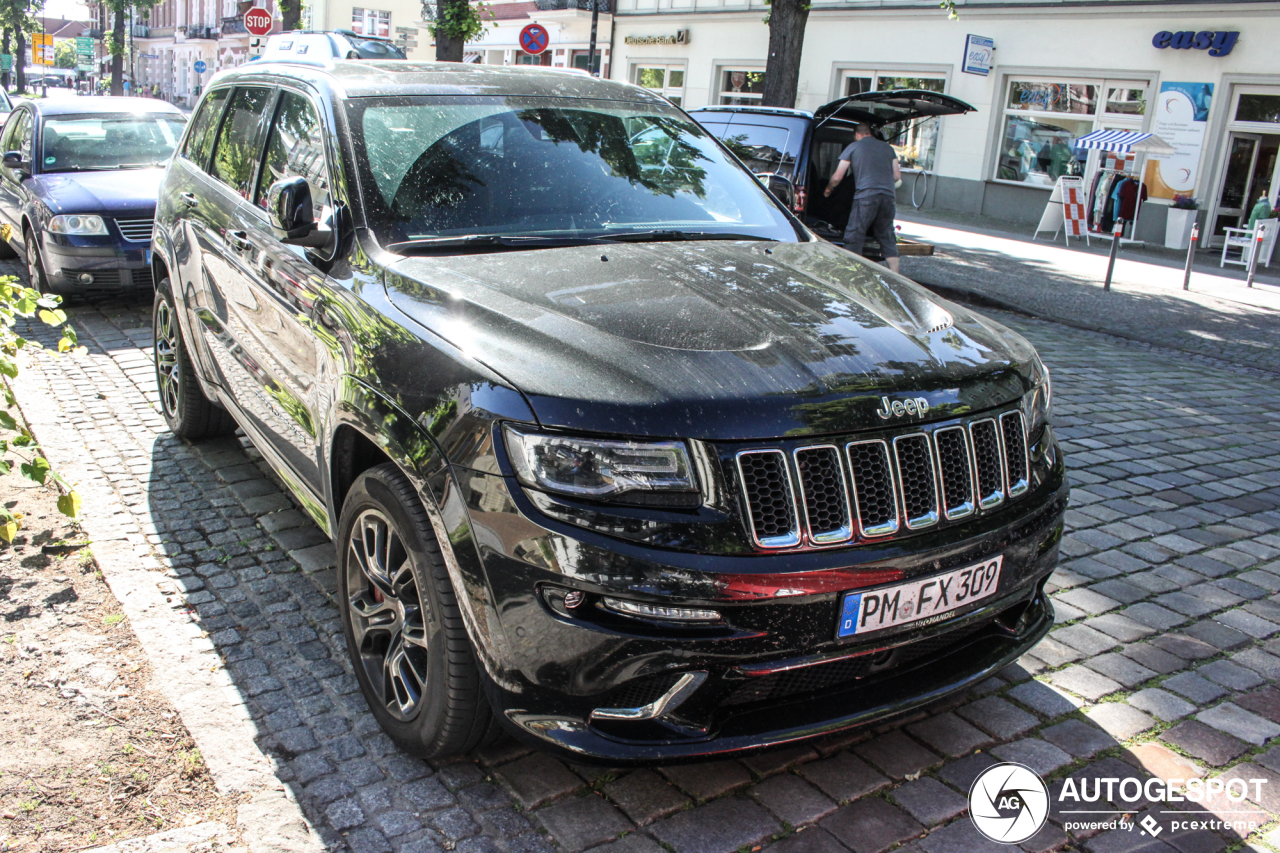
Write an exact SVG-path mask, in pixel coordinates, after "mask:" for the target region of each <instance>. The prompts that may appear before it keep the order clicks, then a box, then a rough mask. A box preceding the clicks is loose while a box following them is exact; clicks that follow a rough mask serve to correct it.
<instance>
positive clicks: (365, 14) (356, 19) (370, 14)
mask: <svg viewBox="0 0 1280 853" xmlns="http://www.w3.org/2000/svg"><path fill="white" fill-rule="evenodd" d="M351 31H352V32H353V33H356V34H358V35H362V36H377V37H378V38H384V39H385V38H391V13H390V12H383V11H381V10H380V9H352V10H351Z"/></svg>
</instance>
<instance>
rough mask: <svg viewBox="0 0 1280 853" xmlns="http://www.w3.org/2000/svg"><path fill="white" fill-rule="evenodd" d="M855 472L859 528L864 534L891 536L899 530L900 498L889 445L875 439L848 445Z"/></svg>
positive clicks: (854, 491) (854, 494)
mask: <svg viewBox="0 0 1280 853" xmlns="http://www.w3.org/2000/svg"><path fill="white" fill-rule="evenodd" d="M845 453H847V454H848V456H849V471H850V473H851V474H852V475H853V501H854V505H855V506H856V508H857V515H858V529H859V531H860V532H861V534H862V535H863V536H864V537H867V538H873V537H877V536H890V535H892V534H894V533H897V532H898V526H899V525H898V501H897V499H896V498H895V497H894V491H895V489H894V485H893V471H892V469H891V468H890V466H889V445H888V444H886V443H885V442H883V441H881V440H879V439H875V440H872V441H854V442H850V443H849V444H847V445H846V446H845Z"/></svg>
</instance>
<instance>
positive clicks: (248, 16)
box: [244, 9, 272, 36]
mask: <svg viewBox="0 0 1280 853" xmlns="http://www.w3.org/2000/svg"><path fill="white" fill-rule="evenodd" d="M271 23H272V22H271V13H270V12H268V11H267V10H266V9H250V10H249V11H247V12H245V13H244V28H245V29H246V30H248V31H249V34H250V35H255V36H265V35H266V34H267V33H269V32H271Z"/></svg>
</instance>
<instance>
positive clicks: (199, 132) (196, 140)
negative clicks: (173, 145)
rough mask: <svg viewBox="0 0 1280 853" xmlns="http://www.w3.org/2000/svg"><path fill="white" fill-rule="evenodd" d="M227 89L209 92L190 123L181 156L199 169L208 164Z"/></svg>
mask: <svg viewBox="0 0 1280 853" xmlns="http://www.w3.org/2000/svg"><path fill="white" fill-rule="evenodd" d="M229 91H230V90H229V89H218V90H217V91H215V92H210V93H209V97H207V98H205V99H204V103H202V104H201V105H200V112H198V113H196V117H195V120H194V121H192V122H191V132H190V133H189V134H187V144H186V146H185V147H184V148H183V150H182V156H184V157H186V158H187V159H188V160H190V161H192V162H193V163H195V164H196V165H198V166H199V167H200V168H201V169H203V168H204V167H205V165H206V164H207V163H208V162H209V151H210V150H211V149H212V148H213V135H214V133H216V132H217V130H218V117H219V116H220V115H222V104H223V102H224V101H226V99H227V92H229Z"/></svg>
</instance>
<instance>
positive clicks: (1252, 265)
mask: <svg viewBox="0 0 1280 853" xmlns="http://www.w3.org/2000/svg"><path fill="white" fill-rule="evenodd" d="M1266 236H1267V226H1265V225H1259V226H1258V228H1257V231H1256V232H1255V233H1254V235H1253V251H1252V252H1250V253H1249V277H1248V278H1246V279H1245V280H1244V286H1245V287H1253V274H1254V273H1255V272H1256V271H1257V269H1258V253H1259V252H1261V251H1262V239H1263V238H1264V237H1266Z"/></svg>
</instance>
